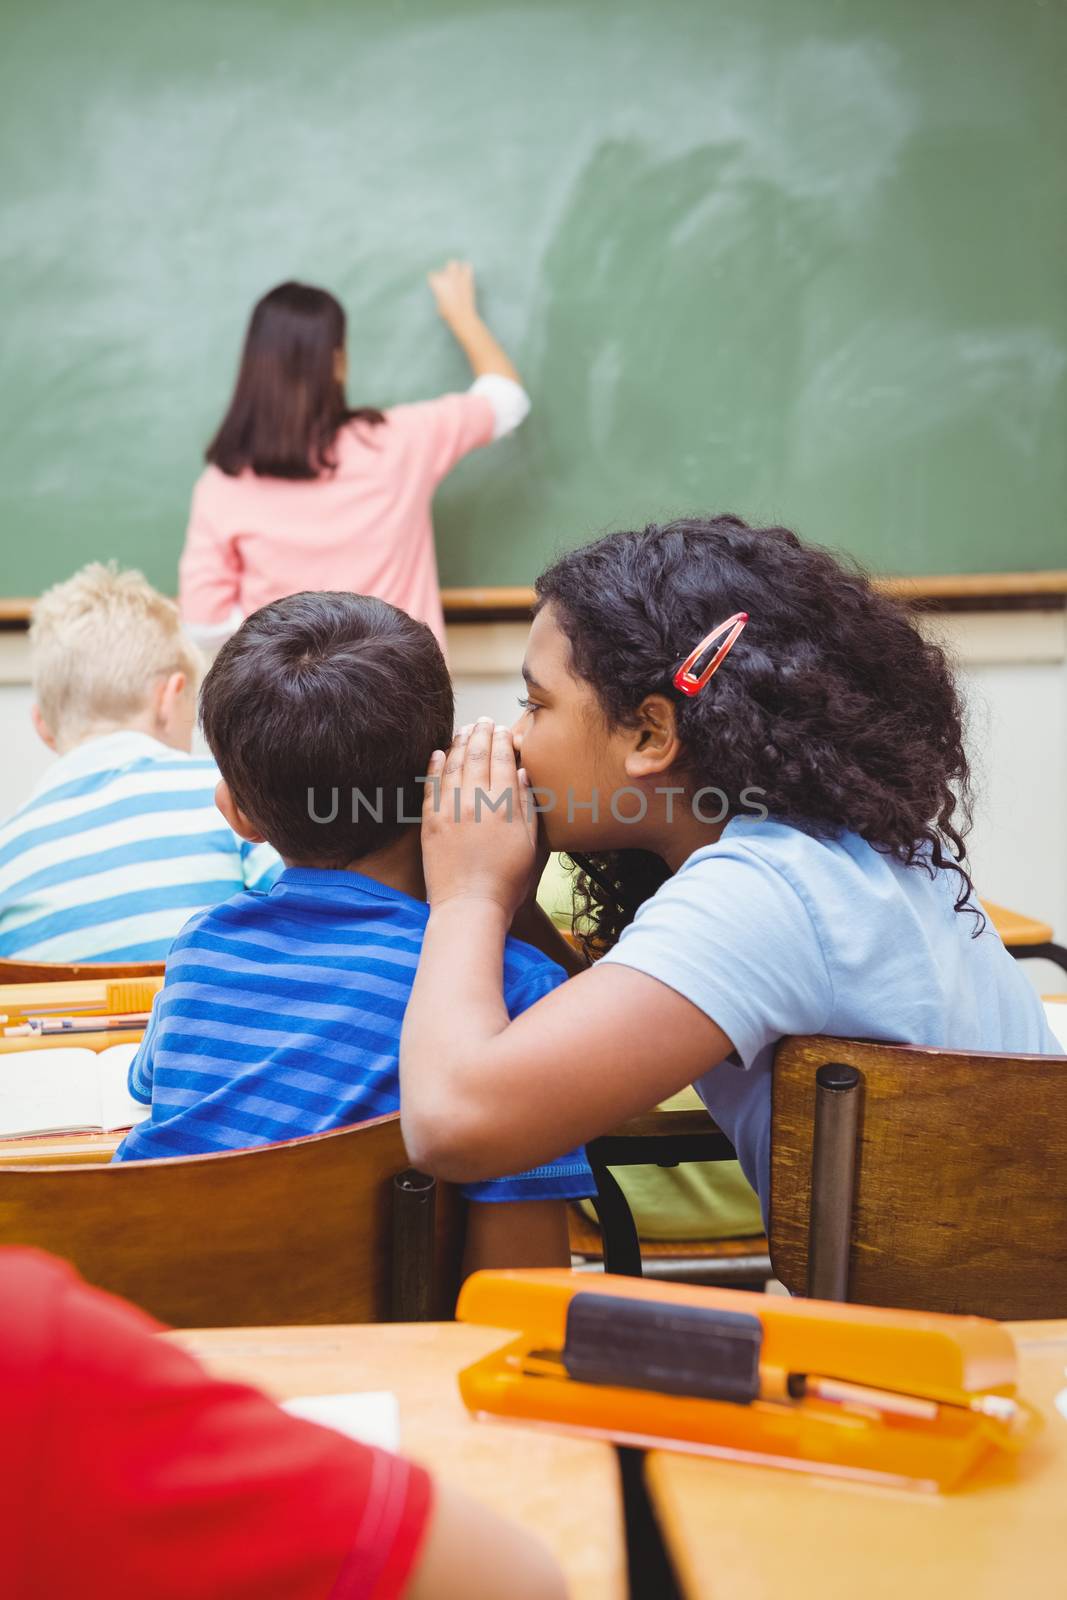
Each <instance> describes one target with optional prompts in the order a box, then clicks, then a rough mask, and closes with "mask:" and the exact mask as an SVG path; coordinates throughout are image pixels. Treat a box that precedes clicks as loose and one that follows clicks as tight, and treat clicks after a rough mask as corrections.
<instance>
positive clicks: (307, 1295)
mask: <svg viewBox="0 0 1067 1600" xmlns="http://www.w3.org/2000/svg"><path fill="white" fill-rule="evenodd" d="M0 1161H2V1149H0ZM462 1216H463V1208H462V1204H461V1202H460V1199H459V1196H458V1194H457V1192H456V1191H455V1190H451V1189H448V1188H447V1187H446V1186H444V1185H440V1184H437V1183H435V1181H434V1180H433V1179H431V1178H426V1177H424V1176H423V1174H421V1173H416V1172H413V1171H412V1170H411V1168H410V1165H409V1162H408V1158H407V1154H406V1152H405V1150H404V1144H403V1140H402V1139H401V1136H400V1119H399V1117H398V1116H389V1117H378V1118H376V1119H375V1120H374V1121H372V1122H365V1123H360V1124H359V1125H358V1126H356V1127H351V1128H340V1129H337V1130H335V1131H333V1132H330V1133H319V1134H312V1135H311V1136H310V1137H307V1138H303V1139H292V1140H290V1141H288V1142H286V1143H283V1144H272V1145H264V1146H261V1147H260V1148H258V1149H253V1150H239V1151H233V1152H226V1153H223V1154H219V1155H209V1156H183V1157H177V1158H174V1159H171V1160H162V1161H131V1162H120V1163H118V1164H117V1165H114V1166H110V1165H108V1166H101V1165H99V1164H93V1165H86V1166H71V1165H64V1166H58V1165H57V1166H37V1167H32V1166H25V1165H19V1166H12V1167H6V1168H5V1167H3V1166H2V1165H0V1244H5V1245H34V1246H36V1247H37V1248H39V1249H42V1250H50V1251H52V1252H53V1253H54V1254H56V1255H59V1256H63V1257H65V1258H66V1259H67V1260H68V1261H70V1262H72V1263H73V1264H74V1266H75V1267H77V1269H78V1270H79V1272H81V1273H82V1274H83V1276H84V1277H85V1278H87V1279H88V1281H89V1282H90V1283H94V1284H97V1285H98V1286H99V1287H100V1288H103V1289H109V1290H111V1291H112V1292H113V1293H115V1294H119V1295H123V1296H125V1297H126V1298H127V1299H129V1300H132V1301H133V1302H134V1303H135V1304H137V1305H140V1306H143V1307H144V1308H145V1310H146V1311H150V1312H151V1313H152V1314H153V1316H156V1317H158V1318H159V1319H160V1320H161V1321H162V1322H167V1323H170V1324H172V1325H173V1326H177V1327H186V1328H188V1327H204V1328H208V1327H227V1326H235V1325H236V1326H248V1325H257V1324H258V1325H276V1324H282V1323H324V1322H326V1323H328V1322H381V1321H386V1320H390V1319H392V1320H396V1321H419V1320H425V1319H426V1318H429V1317H442V1316H443V1317H449V1316H451V1314H452V1306H453V1304H454V1301H455V1294H456V1290H457V1288H458V1283H459V1275H458V1274H459V1258H460V1252H461V1247H462V1238H461V1235H462Z"/></svg>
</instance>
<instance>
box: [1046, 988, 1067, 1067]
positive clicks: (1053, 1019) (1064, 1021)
mask: <svg viewBox="0 0 1067 1600" xmlns="http://www.w3.org/2000/svg"><path fill="white" fill-rule="evenodd" d="M1045 1015H1046V1017H1047V1018H1048V1025H1049V1027H1050V1028H1051V1029H1052V1031H1053V1033H1054V1034H1055V1035H1056V1038H1057V1039H1058V1040H1059V1041H1060V1044H1061V1045H1062V1046H1063V1053H1064V1055H1067V1004H1065V1003H1064V1002H1063V1001H1062V1000H1046V1001H1045Z"/></svg>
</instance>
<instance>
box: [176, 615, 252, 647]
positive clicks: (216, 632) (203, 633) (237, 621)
mask: <svg viewBox="0 0 1067 1600" xmlns="http://www.w3.org/2000/svg"><path fill="white" fill-rule="evenodd" d="M244 620H245V614H244V612H243V611H242V610H241V608H240V606H234V607H233V609H232V610H231V612H230V614H229V616H228V617H227V618H226V621H225V622H188V621H186V619H185V618H184V617H183V618H182V632H183V633H185V634H187V635H188V637H189V638H190V639H191V640H192V641H193V643H194V644H195V645H196V646H197V647H198V648H199V649H200V650H204V651H206V652H207V654H208V655H213V654H214V652H215V651H216V650H218V649H219V647H220V646H221V645H224V644H225V643H226V640H227V639H228V638H229V637H230V635H231V634H234V633H236V632H237V630H238V628H239V627H240V626H241V624H242V622H243V621H244Z"/></svg>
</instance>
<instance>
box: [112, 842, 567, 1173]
mask: <svg viewBox="0 0 1067 1600" xmlns="http://www.w3.org/2000/svg"><path fill="white" fill-rule="evenodd" d="M428 916H429V907H428V906H427V905H426V903H425V901H423V900H415V899H413V898H412V897H411V896H410V895H407V894H404V893H403V892H402V891H401V890H399V889H391V888H387V887H386V886H385V885H384V884H381V883H378V882H377V881H376V880H374V879H373V878H367V877H364V876H363V875H362V874H361V873H358V872H333V871H326V870H322V869H319V868H310V867H290V868H288V869H287V870H286V871H285V872H283V873H282V875H281V877H280V878H279V879H278V881H277V883H275V884H274V886H273V888H272V889H271V890H270V891H269V893H267V894H238V895H235V896H234V897H233V899H232V900H228V901H227V902H226V903H225V905H220V906H215V907H214V908H213V909H212V910H210V911H205V912H203V913H202V915H200V916H199V917H196V918H195V919H194V920H193V921H192V922H190V923H189V925H188V927H186V928H185V929H183V931H182V933H181V934H180V935H179V937H178V938H177V939H176V940H175V943H174V946H173V948H172V950H171V953H170V956H169V957H168V960H167V976H166V982H165V983H164V986H163V989H162V991H161V992H160V994H159V996H158V997H157V999H156V1004H155V1008H154V1010H153V1013H152V1019H151V1022H150V1024H149V1027H148V1030H147V1032H146V1034H145V1037H144V1040H143V1042H142V1044H141V1048H140V1050H139V1051H138V1053H137V1055H136V1056H135V1057H134V1060H133V1063H132V1065H131V1067H130V1092H131V1094H132V1095H133V1096H134V1097H135V1099H138V1100H140V1101H142V1102H143V1103H144V1104H146V1105H151V1107H152V1114H151V1116H150V1117H149V1118H148V1120H147V1121H145V1122H142V1123H140V1124H139V1125H138V1126H137V1127H136V1128H134V1129H133V1130H132V1132H131V1133H130V1134H129V1135H128V1136H127V1138H126V1139H125V1141H124V1142H123V1144H122V1145H121V1146H120V1148H119V1151H118V1154H117V1159H119V1160H143V1159H146V1158H151V1157H153V1156H184V1155H197V1154H201V1153H205V1152H210V1151H215V1150H238V1149H246V1148H248V1147H249V1146H251V1145H260V1144H272V1143H275V1142H276V1141H278V1140H281V1139H295V1138H297V1137H299V1136H300V1135H301V1134H307V1133H322V1132H324V1131H325V1130H326V1129H328V1128H339V1127H344V1126H347V1125H349V1124H350V1123H355V1122H364V1121H366V1120H368V1119H369V1118H371V1117H380V1116H385V1115H387V1114H388V1113H390V1112H394V1111H397V1110H399V1108H400V1062H399V1057H400V1029H401V1026H402V1024H403V1021H404V1011H405V1009H406V1007H407V1003H408V997H409V996H410V994H411V986H412V984H413V983H414V981H415V969H416V967H417V966H418V962H419V954H420V951H421V950H422V941H423V937H424V935H425V932H426V920H427V918H428ZM565 976H566V975H565V973H564V972H563V971H562V969H561V968H560V967H558V966H557V965H556V964H555V962H553V961H550V960H549V959H548V957H547V956H545V955H542V953H541V952H540V951H539V950H534V949H533V948H532V947H531V946H530V945H527V944H523V943H521V942H520V941H519V940H517V939H509V940H508V941H507V945H506V947H505V951H504V997H505V1001H506V1004H507V1008H508V1014H509V1016H511V1017H515V1016H518V1014H519V1012H521V1011H525V1010H526V1008H527V1007H528V1006H531V1005H533V1003H534V1001H535V1000H539V999H540V998H541V996H542V995H545V994H548V993H549V991H550V990H552V989H554V988H556V986H557V985H558V984H560V983H562V982H563V981H564V979H565ZM464 1192H465V1193H466V1194H467V1196H468V1197H469V1198H470V1199H473V1200H541V1199H578V1198H580V1197H582V1196H585V1195H590V1194H592V1193H593V1192H594V1184H593V1179H592V1174H591V1172H590V1170H589V1167H588V1164H587V1162H586V1160H585V1152H584V1151H582V1150H576V1151H574V1152H572V1153H571V1154H570V1155H568V1156H564V1157H561V1159H560V1160H558V1161H553V1162H549V1163H547V1164H546V1165H544V1166H541V1167H537V1168H535V1169H534V1170H533V1171H531V1172H526V1173H522V1174H519V1175H517V1176H512V1177H506V1178H496V1179H492V1180H491V1181H489V1182H487V1183H476V1184H470V1185H467V1186H466V1187H465V1190H464Z"/></svg>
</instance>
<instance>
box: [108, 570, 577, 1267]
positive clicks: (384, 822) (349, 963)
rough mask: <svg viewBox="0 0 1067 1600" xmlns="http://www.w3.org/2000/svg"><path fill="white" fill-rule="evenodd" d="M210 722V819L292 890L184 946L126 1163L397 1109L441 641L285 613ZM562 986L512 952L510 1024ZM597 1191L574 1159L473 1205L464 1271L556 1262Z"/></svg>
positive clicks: (228, 665)
mask: <svg viewBox="0 0 1067 1600" xmlns="http://www.w3.org/2000/svg"><path fill="white" fill-rule="evenodd" d="M200 714H201V721H202V724H203V729H204V734H205V736H206V738H207V742H208V744H209V745H210V747H211V751H212V754H213V755H214V757H215V760H216V762H217V764H218V768H219V771H220V772H221V774H222V781H221V782H220V783H219V786H218V790H217V792H216V801H217V804H218V806H219V809H220V811H221V812H222V814H223V815H224V816H225V817H226V819H227V821H228V822H229V823H230V825H231V827H233V828H234V829H235V830H236V832H237V833H238V834H240V835H241V837H242V838H245V839H248V840H252V841H259V840H269V841H270V843H271V844H272V845H273V846H274V847H275V849H276V850H277V851H278V852H279V854H280V855H281V857H282V859H283V860H284V862H285V867H286V870H285V871H284V872H283V873H282V875H281V877H280V878H279V879H278V881H277V883H275V884H274V886H273V887H272V888H271V890H270V892H269V893H267V894H255V893H244V894H238V895H236V896H234V897H233V898H232V899H230V900H227V901H225V902H224V903H223V904H221V905H219V906H216V907H213V908H212V909H211V910H209V911H207V912H204V913H203V914H201V915H200V916H197V917H195V918H194V919H193V920H192V921H191V922H190V923H188V925H187V926H186V927H185V928H184V929H183V930H182V932H181V934H180V935H179V936H178V938H177V940H176V941H175V943H174V945H173V947H172V949H171V953H170V956H169V958H168V961H167V977H166V983H165V985H164V988H163V991H162V993H161V994H160V996H159V998H158V1000H157V1002H156V1006H155V1010H154V1012H153V1015H152V1020H151V1023H150V1025H149V1028H148V1031H147V1032H146V1034H145V1038H144V1042H143V1043H142V1045H141V1048H140V1050H139V1052H138V1054H137V1056H136V1057H135V1059H134V1061H133V1064H132V1066H131V1069H130V1090H131V1092H132V1093H133V1095H134V1096H135V1097H136V1098H137V1099H139V1100H141V1101H143V1102H144V1103H145V1104H150V1105H151V1107H152V1114H151V1117H150V1118H149V1119H148V1120H147V1121H146V1122H144V1123H142V1124H141V1125H140V1126H139V1127H137V1128H135V1129H134V1130H133V1131H132V1132H131V1133H130V1134H129V1135H128V1137H127V1138H126V1140H125V1142H124V1144H123V1145H122V1147H121V1148H120V1150H119V1158H120V1159H124V1160H141V1159H146V1158H150V1157H155V1156H176V1155H194V1154H199V1153H204V1152H210V1151H216V1150H232V1149H243V1148H246V1147H248V1146H250V1145H257V1144H270V1143H273V1142H275V1141H277V1140H281V1139H291V1138H296V1137H298V1136H300V1135H302V1134H308V1133H320V1132H322V1131H324V1130H325V1129H328V1128H336V1127H340V1126H345V1125H348V1124H350V1123H357V1122H362V1121H365V1120H366V1119H368V1118H370V1117H376V1116H382V1115H385V1114H387V1113H389V1112H393V1111H396V1110H397V1109H398V1108H399V1104H400V1087H399V1072H398V1059H399V1048H400V1030H401V1026H402V1023H403V1019H404V1011H405V1008H406V1005H407V1000H408V995H409V993H410V991H411V986H412V983H413V982H414V978H415V969H416V967H417V965H418V960H419V953H420V951H421V948H422V938H423V931H424V929H425V925H426V920H427V917H428V915H429V911H428V907H427V905H426V900H425V885H424V881H423V875H422V856H421V848H420V837H419V821H420V816H421V805H422V796H423V787H422V781H421V780H422V778H423V774H424V773H425V771H426V767H427V764H428V761H429V757H430V754H431V752H432V751H434V750H435V749H443V748H446V747H447V745H448V744H449V742H450V740H451V736H452V728H453V716H454V706H453V698H452V685H451V682H450V680H449V676H448V669H447V667H446V665H445V661H444V657H443V656H442V654H441V651H440V647H439V646H438V644H437V641H436V640H435V639H434V636H433V634H432V633H431V632H430V630H429V628H427V627H425V626H424V625H423V624H422V623H419V622H414V621H413V620H412V619H411V618H410V617H408V616H406V615H405V613H404V612H402V611H398V610H396V608H395V607H393V606H390V605H388V604H386V603H385V602H384V601H382V600H375V599H370V598H368V597H366V596H362V595H353V594H332V593H323V594H297V595H291V596H289V597H287V598H286V599H283V600H279V601H276V602H275V603H274V604H273V605H269V606H264V607H263V609H262V610H260V611H257V612H256V613H255V614H254V615H253V616H251V617H249V618H248V620H247V621H246V622H245V623H244V624H243V626H242V627H241V628H240V630H239V631H238V632H237V633H236V634H235V635H234V636H233V638H232V639H230V640H229V641H228V642H227V643H226V644H225V645H224V646H223V647H222V649H221V651H220V652H219V654H218V656H217V657H216V659H215V662H214V665H213V666H212V668H211V670H210V672H209V673H208V675H207V678H206V679H205V681H204V686H203V689H202V691H201V697H200ZM564 977H565V974H564V972H563V971H562V970H561V969H560V968H559V967H558V966H557V965H556V964H555V963H554V962H552V961H551V960H549V959H548V957H547V956H545V955H543V954H542V953H541V952H540V951H538V950H535V949H533V948H532V947H531V946H530V945H527V944H525V943H522V942H520V941H519V940H517V939H509V940H508V944H507V948H506V950H505V955H504V988H505V995H506V998H507V1005H508V1011H509V1015H510V1016H512V1017H515V1016H517V1015H518V1014H519V1013H520V1012H521V1011H524V1010H525V1009H526V1008H527V1007H528V1006H530V1005H532V1004H533V1003H534V1001H535V1000H537V999H539V998H540V997H541V996H542V995H544V994H547V993H548V992H549V991H550V990H551V989H554V988H555V987H556V986H557V985H558V984H559V983H561V982H563V980H564ZM442 1025H443V1026H447V1019H445V1018H442ZM593 1189H594V1185H593V1181H592V1175H591V1173H590V1171H589V1167H588V1165H587V1163H586V1161H585V1156H584V1153H583V1152H582V1151H581V1150H578V1151H575V1152H573V1153H572V1154H571V1155H569V1156H566V1157H563V1158H561V1159H560V1160H558V1161H554V1162H550V1163H548V1164H546V1165H545V1166H542V1167H538V1168H536V1169H535V1170H533V1171H531V1172H525V1173H521V1174H518V1175H516V1176H512V1177H501V1178H496V1179H491V1180H490V1181H488V1182H485V1183H476V1184H471V1185H469V1186H467V1188H466V1190H465V1193H466V1194H467V1196H468V1198H469V1199H471V1200H473V1201H477V1202H490V1203H487V1204H478V1205H477V1206H475V1207H474V1208H472V1212H471V1219H470V1226H469V1237H468V1255H467V1265H468V1267H470V1268H473V1267H474V1266H475V1265H489V1264H499V1265H507V1264H510V1265H520V1264H528V1265H535V1264H541V1263H544V1264H546V1265H547V1264H560V1263H562V1264H566V1263H567V1262H568V1261H569V1259H570V1257H569V1249H568V1244H567V1220H566V1207H565V1205H564V1202H565V1201H566V1200H570V1199H576V1198H579V1197H581V1196H585V1195H589V1194H591V1193H592V1192H593ZM498 1201H507V1202H510V1203H509V1204H507V1205H505V1206H500V1205H496V1204H492V1203H491V1202H498Z"/></svg>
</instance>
